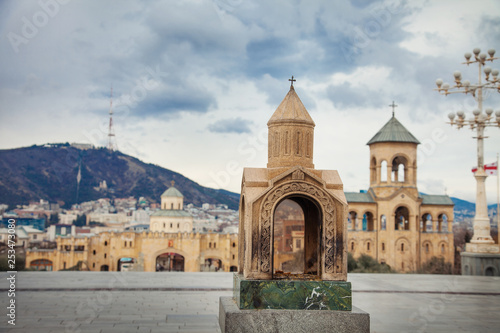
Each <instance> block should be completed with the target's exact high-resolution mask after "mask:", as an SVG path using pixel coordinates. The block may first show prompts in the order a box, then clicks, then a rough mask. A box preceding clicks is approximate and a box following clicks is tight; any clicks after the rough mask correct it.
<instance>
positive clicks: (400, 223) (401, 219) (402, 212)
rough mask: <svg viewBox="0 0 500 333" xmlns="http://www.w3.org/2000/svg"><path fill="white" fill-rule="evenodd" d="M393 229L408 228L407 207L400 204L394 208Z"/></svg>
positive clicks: (408, 216)
mask: <svg viewBox="0 0 500 333" xmlns="http://www.w3.org/2000/svg"><path fill="white" fill-rule="evenodd" d="M394 230H410V213H409V211H408V208H406V207H404V206H400V207H398V208H397V209H396V214H395V221H394Z"/></svg>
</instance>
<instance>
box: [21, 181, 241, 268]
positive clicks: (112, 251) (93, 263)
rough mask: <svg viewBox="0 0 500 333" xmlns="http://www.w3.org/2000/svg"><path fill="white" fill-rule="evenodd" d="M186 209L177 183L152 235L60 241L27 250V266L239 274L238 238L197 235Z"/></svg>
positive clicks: (125, 234) (167, 195) (107, 234)
mask: <svg viewBox="0 0 500 333" xmlns="http://www.w3.org/2000/svg"><path fill="white" fill-rule="evenodd" d="M183 205H184V197H183V195H182V194H181V193H180V192H179V191H178V190H177V189H176V188H175V187H174V183H173V182H172V186H171V187H170V188H169V189H168V190H166V191H165V192H164V193H163V194H162V197H161V208H162V209H160V210H158V211H157V212H155V213H154V214H153V215H152V216H151V224H150V231H149V232H146V231H143V232H134V231H129V232H102V233H99V234H97V235H95V236H92V237H83V238H82V237H75V236H72V237H58V238H57V239H56V242H57V248H56V249H54V250H29V251H27V253H26V265H27V266H28V267H33V268H35V269H37V268H39V267H44V268H47V267H50V270H54V271H57V270H61V269H68V268H71V267H74V266H76V265H80V266H82V267H81V268H82V269H89V270H91V271H120V270H134V271H144V272H154V271H156V270H174V271H185V272H200V271H210V270H222V271H225V272H229V271H236V270H237V267H238V250H237V249H238V237H237V235H236V234H217V233H193V232H192V229H193V217H192V216H191V215H190V214H189V213H188V212H186V211H184V210H183ZM42 264H43V265H42ZM124 264H126V265H124ZM125 268H126V269H125Z"/></svg>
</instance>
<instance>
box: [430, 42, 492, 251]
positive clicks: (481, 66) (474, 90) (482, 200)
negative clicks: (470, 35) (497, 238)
mask: <svg viewBox="0 0 500 333" xmlns="http://www.w3.org/2000/svg"><path fill="white" fill-rule="evenodd" d="M473 53H474V56H473V55H472V54H471V53H469V52H467V53H465V55H464V56H465V60H466V62H464V63H463V64H466V65H467V66H469V65H470V64H477V65H478V70H479V71H478V73H479V75H478V83H476V84H471V83H470V81H469V80H464V81H462V74H461V73H460V72H459V71H456V72H454V73H453V76H454V80H455V83H454V85H453V86H450V85H449V84H448V83H443V80H441V79H437V80H436V85H437V89H435V90H437V91H438V92H439V93H440V94H442V95H445V96H447V95H450V94H456V93H463V94H471V95H472V96H473V97H474V98H475V100H476V101H477V109H475V110H473V111H472V114H473V117H472V118H470V119H466V118H465V112H463V111H459V112H457V115H455V114H454V113H450V114H449V115H448V117H449V118H450V122H449V124H450V125H451V126H455V127H457V128H458V129H460V128H462V127H464V126H469V127H470V129H471V130H475V131H476V133H477V136H476V137H475V139H476V140H477V171H476V173H475V174H474V177H475V178H476V185H477V186H476V214H475V216H474V236H473V237H472V239H471V242H470V244H467V251H468V252H488V250H486V251H485V250H484V249H483V250H482V249H481V246H484V245H490V244H494V241H493V238H491V235H490V219H489V217H488V205H487V201H486V187H485V181H486V177H487V175H486V173H485V171H484V138H485V137H484V130H485V129H486V127H500V111H496V112H495V116H496V119H494V117H493V109H492V108H486V109H485V110H484V113H483V90H484V89H493V90H496V91H497V92H500V79H499V77H498V74H499V71H498V70H497V69H493V70H492V69H491V68H490V67H488V66H486V63H487V62H488V61H490V62H493V61H494V60H496V59H498V58H495V50H494V49H490V50H488V55H489V57H488V56H487V55H486V54H485V53H481V50H480V49H479V48H475V49H474V50H473ZM483 72H484V75H485V80H484V83H483V81H482V75H483ZM457 116H458V117H457ZM456 117H457V119H455V118H456Z"/></svg>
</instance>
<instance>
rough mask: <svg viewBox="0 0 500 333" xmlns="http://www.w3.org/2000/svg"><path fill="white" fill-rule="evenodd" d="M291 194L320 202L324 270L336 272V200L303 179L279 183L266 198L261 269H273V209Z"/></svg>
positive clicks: (263, 217) (262, 220) (263, 210)
mask: <svg viewBox="0 0 500 333" xmlns="http://www.w3.org/2000/svg"><path fill="white" fill-rule="evenodd" d="M302 179H303V178H302ZM291 194H302V195H305V196H307V197H309V198H310V199H311V200H313V201H317V202H318V203H319V204H320V206H321V208H320V210H321V211H322V213H323V221H324V226H323V227H324V229H323V230H324V234H323V239H324V244H325V249H324V250H325V256H324V258H325V262H324V271H325V273H334V270H335V268H334V267H335V264H334V254H335V249H334V245H335V221H336V212H335V202H334V200H333V198H332V197H331V195H330V194H328V193H327V192H326V191H325V190H323V189H322V188H320V187H318V186H316V185H311V184H309V183H306V182H301V181H292V182H287V183H284V184H281V185H278V186H277V187H275V188H274V189H273V190H272V191H271V192H269V193H268V194H267V196H266V197H265V198H264V201H263V203H262V208H261V216H260V226H261V235H260V258H261V259H260V271H261V272H262V273H270V270H271V257H272V256H271V241H272V237H271V225H272V223H273V221H272V219H273V209H274V207H275V206H276V204H277V203H278V202H279V201H281V200H282V199H284V198H285V197H286V196H289V195H291Z"/></svg>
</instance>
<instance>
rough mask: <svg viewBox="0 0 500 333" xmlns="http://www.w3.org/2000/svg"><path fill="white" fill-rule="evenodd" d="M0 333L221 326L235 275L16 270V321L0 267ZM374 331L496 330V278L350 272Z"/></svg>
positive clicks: (499, 292) (499, 281)
mask: <svg viewBox="0 0 500 333" xmlns="http://www.w3.org/2000/svg"><path fill="white" fill-rule="evenodd" d="M1 276H2V279H1V281H0V289H1V292H2V293H3V295H2V296H1V297H0V301H1V303H0V306H1V308H2V309H3V312H4V313H3V314H2V321H1V323H0V332H41V333H44V332H75V333H78V332H94V333H95V332H184V333H189V332H197V333H201V332H207V333H208V332H220V329H219V324H218V318H217V316H218V313H219V297H221V296H231V295H232V283H233V275H232V273H142V272H121V273H118V272H20V273H18V274H17V278H16V297H15V300H16V303H15V304H16V326H15V327H13V326H11V325H9V324H8V323H7V320H9V318H8V317H7V316H6V314H7V306H8V302H9V298H8V297H7V290H8V288H9V282H8V281H7V277H8V275H7V273H5V272H2V274H1ZM348 281H350V282H351V283H352V287H353V305H354V306H356V307H358V308H361V309H362V310H364V311H367V312H369V313H370V319H371V331H372V332H499V331H500V278H499V277H480V276H443V275H412V274H349V275H348Z"/></svg>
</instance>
